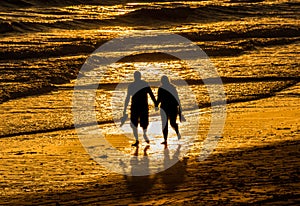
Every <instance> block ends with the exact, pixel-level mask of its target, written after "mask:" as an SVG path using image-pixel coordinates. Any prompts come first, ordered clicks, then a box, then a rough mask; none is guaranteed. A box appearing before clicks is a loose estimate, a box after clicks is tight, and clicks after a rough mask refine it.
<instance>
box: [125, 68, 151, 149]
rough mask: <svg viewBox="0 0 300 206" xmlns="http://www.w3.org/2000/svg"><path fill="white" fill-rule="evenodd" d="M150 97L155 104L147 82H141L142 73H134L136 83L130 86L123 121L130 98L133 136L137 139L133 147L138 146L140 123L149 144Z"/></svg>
mask: <svg viewBox="0 0 300 206" xmlns="http://www.w3.org/2000/svg"><path fill="white" fill-rule="evenodd" d="M147 94H149V95H150V97H151V99H152V101H153V102H154V103H155V102H156V100H155V97H154V95H153V93H152V90H151V88H150V86H149V85H148V83H147V82H145V81H144V80H141V73H140V72H139V71H136V72H135V73H134V82H133V83H131V84H130V85H129V86H128V90H127V96H126V99H125V106H124V112H123V119H124V117H126V116H127V114H126V109H127V106H128V104H129V100H130V97H131V96H132V98H131V108H130V111H131V114H130V121H131V124H130V125H131V128H132V130H133V135H134V137H135V140H136V141H135V143H134V144H132V146H138V144H139V140H138V130H137V126H138V123H140V126H141V127H142V128H143V132H144V135H143V137H144V139H145V141H146V142H147V143H148V144H149V139H148V137H147V127H148V125H149V114H148V96H147Z"/></svg>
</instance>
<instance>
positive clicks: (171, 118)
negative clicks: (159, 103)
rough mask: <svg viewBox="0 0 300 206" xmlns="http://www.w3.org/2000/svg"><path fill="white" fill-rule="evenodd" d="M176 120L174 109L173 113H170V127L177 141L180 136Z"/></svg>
mask: <svg viewBox="0 0 300 206" xmlns="http://www.w3.org/2000/svg"><path fill="white" fill-rule="evenodd" d="M176 119H177V110H175V109H174V111H172V112H171V113H170V125H171V127H172V128H173V129H174V130H175V132H176V134H177V137H178V139H180V138H181V134H180V132H179V128H178V124H177V123H176Z"/></svg>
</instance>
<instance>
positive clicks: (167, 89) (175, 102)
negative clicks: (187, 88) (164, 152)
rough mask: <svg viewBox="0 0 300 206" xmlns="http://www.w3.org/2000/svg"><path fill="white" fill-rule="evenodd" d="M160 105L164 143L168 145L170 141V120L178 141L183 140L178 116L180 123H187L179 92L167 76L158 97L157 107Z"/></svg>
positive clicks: (162, 80) (164, 77)
mask: <svg viewBox="0 0 300 206" xmlns="http://www.w3.org/2000/svg"><path fill="white" fill-rule="evenodd" d="M159 104H160V115H161V122H162V130H163V135H164V142H162V144H167V139H168V120H169V121H170V124H171V126H172V128H173V129H174V130H175V132H176V134H177V137H178V139H180V138H181V135H180V132H179V129H178V124H177V123H176V118H177V115H179V118H180V121H185V118H184V117H183V115H182V113H181V111H182V108H181V104H180V100H179V97H178V92H177V90H176V88H175V86H174V85H173V84H171V83H170V81H169V78H168V77H167V76H165V75H164V76H162V77H161V86H160V87H159V89H158V97H157V101H156V105H155V106H156V107H158V105H159Z"/></svg>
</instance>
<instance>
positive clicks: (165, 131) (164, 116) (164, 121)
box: [160, 108, 168, 144]
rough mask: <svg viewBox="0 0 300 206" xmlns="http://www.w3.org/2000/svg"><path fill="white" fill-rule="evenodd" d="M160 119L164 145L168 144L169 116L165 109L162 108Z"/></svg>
mask: <svg viewBox="0 0 300 206" xmlns="http://www.w3.org/2000/svg"><path fill="white" fill-rule="evenodd" d="M160 117H161V126H162V131H163V135H164V142H162V144H166V143H167V139H168V116H167V114H166V112H165V110H164V109H162V108H160Z"/></svg>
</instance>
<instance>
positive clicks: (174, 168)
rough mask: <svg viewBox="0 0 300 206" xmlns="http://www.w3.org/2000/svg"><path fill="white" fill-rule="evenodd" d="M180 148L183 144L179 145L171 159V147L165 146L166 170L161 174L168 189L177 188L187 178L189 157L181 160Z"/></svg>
mask: <svg viewBox="0 0 300 206" xmlns="http://www.w3.org/2000/svg"><path fill="white" fill-rule="evenodd" d="M180 148H181V146H180V145H178V147H177V149H176V151H175V152H174V154H173V156H172V159H171V157H170V151H169V148H168V147H167V146H165V150H164V171H163V172H162V173H160V175H161V178H162V182H163V183H164V185H165V187H166V189H168V190H176V186H177V185H180V184H182V183H183V182H184V179H185V175H186V164H187V159H186V158H184V159H183V160H180V161H179V154H180ZM175 163H176V164H175Z"/></svg>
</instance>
